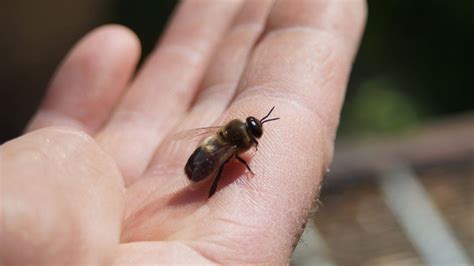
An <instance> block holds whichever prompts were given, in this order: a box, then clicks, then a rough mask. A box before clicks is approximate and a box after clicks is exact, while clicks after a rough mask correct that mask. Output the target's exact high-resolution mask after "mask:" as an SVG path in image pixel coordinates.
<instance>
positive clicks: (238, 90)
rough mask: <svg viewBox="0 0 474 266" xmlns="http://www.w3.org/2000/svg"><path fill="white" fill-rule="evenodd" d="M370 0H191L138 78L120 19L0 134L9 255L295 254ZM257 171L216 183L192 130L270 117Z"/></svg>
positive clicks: (232, 168)
mask: <svg viewBox="0 0 474 266" xmlns="http://www.w3.org/2000/svg"><path fill="white" fill-rule="evenodd" d="M364 22H365V4H364V2H363V1H359V0H354V1H339V0H332V1H314V0H308V1H298V2H294V1H289V0H287V1H284V0H283V1H278V2H276V3H274V1H271V0H268V1H267V0H265V1H263V0H262V1H251V0H248V1H240V0H239V1H192V0H191V1H185V2H183V3H181V4H180V6H179V7H178V9H177V12H176V14H175V16H174V17H173V19H172V21H171V22H170V25H169V26H168V29H167V31H166V33H165V34H164V36H163V37H162V39H161V40H160V42H159V44H158V45H157V48H156V49H155V51H154V52H153V53H152V54H151V55H150V56H149V58H148V59H147V61H146V62H145V64H144V65H143V66H142V67H141V69H140V70H139V72H138V73H137V75H136V76H134V77H133V73H134V71H135V67H136V63H137V61H138V57H139V50H140V49H139V44H138V41H137V39H136V37H135V36H134V35H133V33H131V32H130V31H129V30H127V29H125V28H123V27H121V26H113V25H111V26H103V27H100V28H98V29H96V30H94V31H93V32H92V33H90V34H88V35H87V36H86V37H85V38H84V39H83V40H81V41H80V42H79V43H78V44H77V45H76V46H75V47H74V48H73V49H72V51H71V52H70V54H69V55H68V56H67V57H66V59H65V61H64V62H63V64H62V65H61V66H60V67H59V69H58V72H57V73H56V75H55V77H54V79H53V81H52V83H51V86H50V89H49V92H48V94H47V96H46V99H45V101H44V103H43V105H42V106H41V108H40V110H39V111H38V113H37V114H36V115H35V116H34V117H33V119H32V121H31V122H30V125H29V126H28V128H27V132H28V133H27V134H25V135H23V136H21V137H19V138H17V139H14V140H12V141H10V142H7V143H6V144H4V145H3V146H2V148H1V149H2V151H1V152H2V153H1V160H2V168H1V171H2V175H1V179H2V192H1V199H2V201H1V204H2V208H1V213H0V215H1V219H2V224H3V226H2V229H1V235H0V237H1V240H2V241H0V250H1V251H0V254H1V258H2V261H3V262H5V263H6V264H22V263H38V264H51V263H68V264H83V263H113V264H129V263H133V264H137V263H190V262H193V263H212V262H217V263H230V262H234V263H288V260H289V257H290V255H291V252H292V250H293V248H294V245H295V244H296V243H297V241H298V239H299V236H300V234H301V232H302V228H304V224H305V223H306V219H307V216H308V213H309V212H310V209H311V206H312V201H313V199H314V198H315V196H316V195H317V192H318V188H319V184H320V181H321V178H322V176H323V175H324V173H325V171H326V169H327V167H328V166H329V164H330V160H331V157H332V145H333V139H334V137H335V131H336V127H337V123H338V114H339V111H340V108H341V104H342V101H343V97H344V91H345V86H346V83H347V79H348V75H349V72H350V68H351V64H352V60H353V57H354V54H355V52H356V49H357V46H358V42H359V39H360V34H361V32H362V28H363V25H364ZM272 106H277V108H276V109H275V115H277V116H279V117H281V120H279V121H277V122H275V123H269V124H268V125H265V128H264V133H263V136H262V138H261V139H260V140H259V143H260V144H259V150H258V152H252V153H250V155H247V157H246V159H247V160H248V161H249V163H250V166H251V168H252V170H253V172H255V176H252V175H250V174H249V173H248V172H246V171H245V168H244V167H242V166H240V165H239V164H235V163H230V164H229V166H228V167H226V170H225V171H224V176H223V179H222V180H221V182H220V184H219V187H218V189H217V192H216V194H215V195H214V196H213V197H212V198H210V199H207V193H208V188H209V186H210V181H211V180H207V181H203V182H200V183H197V184H191V183H190V182H189V181H188V180H187V178H186V177H185V174H184V171H183V167H184V164H185V163H186V159H187V157H188V156H189V155H190V154H191V153H192V151H193V149H194V148H195V145H196V143H194V144H190V143H188V142H173V141H171V139H172V138H171V137H170V136H172V135H173V134H175V133H176V132H180V131H182V130H186V129H190V128H197V127H205V126H211V125H221V124H223V123H225V122H226V121H229V120H230V119H233V118H240V119H245V117H247V116H249V115H252V116H256V117H261V116H263V115H265V114H266V113H267V111H268V110H269V108H271V107H272Z"/></svg>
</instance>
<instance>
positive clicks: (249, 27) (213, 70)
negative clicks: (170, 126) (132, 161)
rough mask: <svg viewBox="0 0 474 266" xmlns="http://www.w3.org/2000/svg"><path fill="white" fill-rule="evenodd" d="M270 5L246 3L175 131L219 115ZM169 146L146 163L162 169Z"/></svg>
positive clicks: (262, 1) (265, 0) (168, 158)
mask: <svg viewBox="0 0 474 266" xmlns="http://www.w3.org/2000/svg"><path fill="white" fill-rule="evenodd" d="M272 4H273V0H260V1H253V0H249V1H246V2H245V4H244V5H243V6H242V9H241V11H240V13H239V14H238V15H237V16H236V19H235V21H234V22H233V24H232V26H231V27H230V29H229V31H228V32H227V33H226V35H225V36H224V38H223V39H222V41H221V43H220V45H219V47H218V48H217V51H216V53H215V54H214V57H213V58H212V60H211V63H210V65H209V68H208V71H207V72H206V74H205V76H204V79H203V82H202V84H201V89H200V90H199V93H198V95H197V98H196V100H195V103H194V105H193V106H192V108H191V110H190V112H189V113H188V114H187V115H186V117H185V118H183V120H182V121H180V123H179V125H178V128H176V129H174V130H175V131H178V132H179V131H183V130H186V129H191V128H198V127H206V126H209V125H211V124H212V123H214V122H215V120H216V119H217V118H218V117H219V116H220V115H222V113H223V111H224V110H225V108H226V107H227V106H228V104H229V102H230V100H231V99H232V97H233V96H234V93H235V90H236V88H237V83H238V81H239V79H240V77H241V75H242V72H243V70H244V67H245V65H246V64H247V60H248V57H249V54H250V51H251V50H252V48H253V46H254V44H255V42H256V40H257V38H258V37H259V36H260V34H261V33H262V31H263V29H264V26H265V21H266V18H267V16H268V13H269V12H270V9H271V7H272ZM169 148H170V147H169V143H168V142H164V143H163V145H161V146H160V147H159V148H158V149H157V151H156V153H155V155H154V158H153V160H152V162H151V163H150V165H149V167H150V168H151V170H152V168H153V167H160V168H163V167H165V166H164V164H166V163H169V162H172V161H173V158H171V156H170V152H169V150H168V149H169ZM174 154H181V152H179V153H178V152H175V153H174ZM170 167H173V166H172V165H171V166H170ZM180 170H182V169H180ZM164 181H169V179H167V180H164Z"/></svg>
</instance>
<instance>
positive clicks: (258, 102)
mask: <svg viewBox="0 0 474 266" xmlns="http://www.w3.org/2000/svg"><path fill="white" fill-rule="evenodd" d="M364 22H365V5H364V2H363V1H354V0H351V1H339V0H333V1H313V0H308V1H300V2H299V5H295V4H294V2H292V1H289V0H288V1H280V2H278V3H277V4H276V6H275V7H274V9H273V10H272V13H271V15H270V17H269V21H268V23H267V30H266V33H265V34H264V36H263V37H262V39H261V41H260V43H259V44H258V46H257V47H256V49H255V51H254V52H253V55H252V58H251V60H250V62H249V64H248V67H247V69H246V71H245V74H244V76H243V80H242V82H241V83H240V84H242V86H241V87H239V89H238V94H237V96H236V98H235V100H234V102H233V103H232V105H231V107H230V110H229V112H228V114H227V115H228V116H230V117H245V116H246V115H256V116H257V117H261V116H263V115H264V114H266V113H267V112H268V109H270V107H271V106H274V105H275V106H276V109H275V112H274V113H273V116H274V117H281V120H279V121H275V122H271V123H268V124H265V128H264V131H265V133H264V135H263V137H262V139H261V141H260V145H259V151H258V152H257V153H256V155H255V156H254V158H253V159H252V161H251V163H250V166H251V168H252V170H253V171H254V172H255V173H256V176H255V177H250V176H244V177H243V178H241V179H239V180H237V182H232V183H231V184H229V185H228V186H226V187H224V188H223V189H222V191H220V192H221V193H219V191H218V192H217V193H216V195H215V198H212V199H211V201H210V207H209V208H211V210H214V212H213V213H212V214H210V215H208V216H207V217H208V218H207V219H205V221H203V222H202V224H201V225H200V226H197V228H192V229H191V228H190V229H189V230H186V231H187V232H191V231H192V232H200V233H198V235H196V236H203V237H202V238H203V239H205V240H206V241H204V242H203V243H206V242H207V243H209V242H211V243H218V244H222V245H223V246H226V247H227V248H229V245H230V249H229V250H237V249H233V248H235V247H236V246H241V247H244V248H243V250H242V249H240V250H238V251H236V252H235V253H234V254H232V255H233V256H236V257H238V255H239V254H249V257H252V255H254V256H253V257H254V258H260V259H262V260H263V261H274V260H276V261H282V260H283V261H286V260H288V258H289V257H290V254H291V252H292V249H293V247H294V245H295V243H296V242H297V240H298V238H299V235H300V234H301V232H302V229H303V228H304V224H305V222H306V219H307V216H308V213H309V211H310V209H311V206H312V201H313V200H314V198H315V196H316V193H317V191H318V188H319V186H320V182H321V178H322V177H323V175H324V174H325V173H326V169H327V168H328V166H329V164H330V161H331V157H332V146H333V144H334V143H333V140H334V136H335V131H336V127H337V124H338V118H339V112H340V109H341V105H342V101H343V98H344V92H345V87H346V84H347V81H348V77H349V74H350V69H351V65H352V61H353V58H354V55H355V52H356V50H357V46H358V42H359V39H360V35H361V32H362V29H363V25H364ZM227 182H230V181H227ZM223 185H224V186H225V184H223ZM224 206H225V207H224ZM243 217H245V218H243ZM203 228H210V229H208V230H211V232H213V233H214V234H209V235H205V234H204V235H203V234H202V232H203V230H204V229H203ZM212 228H219V229H218V230H222V231H223V232H222V233H225V234H226V237H225V238H224V239H223V238H222V237H221V236H219V237H218V234H215V231H216V229H212ZM218 230H217V231H218ZM249 235H251V236H252V237H251V238H249V237H248V236H249ZM225 239H232V241H233V242H232V241H226V240H225ZM275 239H276V241H275ZM252 243H257V245H258V247H256V246H255V245H252ZM198 245H199V244H198ZM245 247H251V248H245ZM204 248H205V244H203V246H200V247H197V249H204ZM212 249H213V251H212V252H211V253H212V254H216V256H217V254H218V253H219V245H215V246H214V248H212ZM275 250H279V251H280V253H278V254H279V256H281V257H280V258H278V257H276V256H275V255H274V254H275V253H274V251H275ZM257 252H258V254H257Z"/></svg>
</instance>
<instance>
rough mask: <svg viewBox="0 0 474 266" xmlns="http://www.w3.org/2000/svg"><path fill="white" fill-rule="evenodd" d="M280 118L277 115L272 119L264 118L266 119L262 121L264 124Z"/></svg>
mask: <svg viewBox="0 0 474 266" xmlns="http://www.w3.org/2000/svg"><path fill="white" fill-rule="evenodd" d="M278 119H280V118H279V117H275V118H272V119H267V120H264V121H261V123H262V125H263V124H264V123H266V122H270V121H275V120H278Z"/></svg>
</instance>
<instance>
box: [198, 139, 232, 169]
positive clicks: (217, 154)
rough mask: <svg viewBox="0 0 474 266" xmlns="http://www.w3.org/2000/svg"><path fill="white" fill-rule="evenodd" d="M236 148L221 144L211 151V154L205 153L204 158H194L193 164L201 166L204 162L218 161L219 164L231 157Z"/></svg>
mask: <svg viewBox="0 0 474 266" xmlns="http://www.w3.org/2000/svg"><path fill="white" fill-rule="evenodd" d="M235 150H236V148H235V146H233V145H230V144H228V143H225V144H221V145H220V146H219V147H218V148H217V149H215V150H212V151H211V152H207V153H206V156H203V157H196V158H194V164H197V165H199V164H201V163H204V162H205V161H206V160H208V159H211V160H214V161H215V160H216V159H217V160H219V161H220V163H223V162H224V161H226V160H227V159H228V158H229V157H230V156H232V155H233V154H234V152H235Z"/></svg>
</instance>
